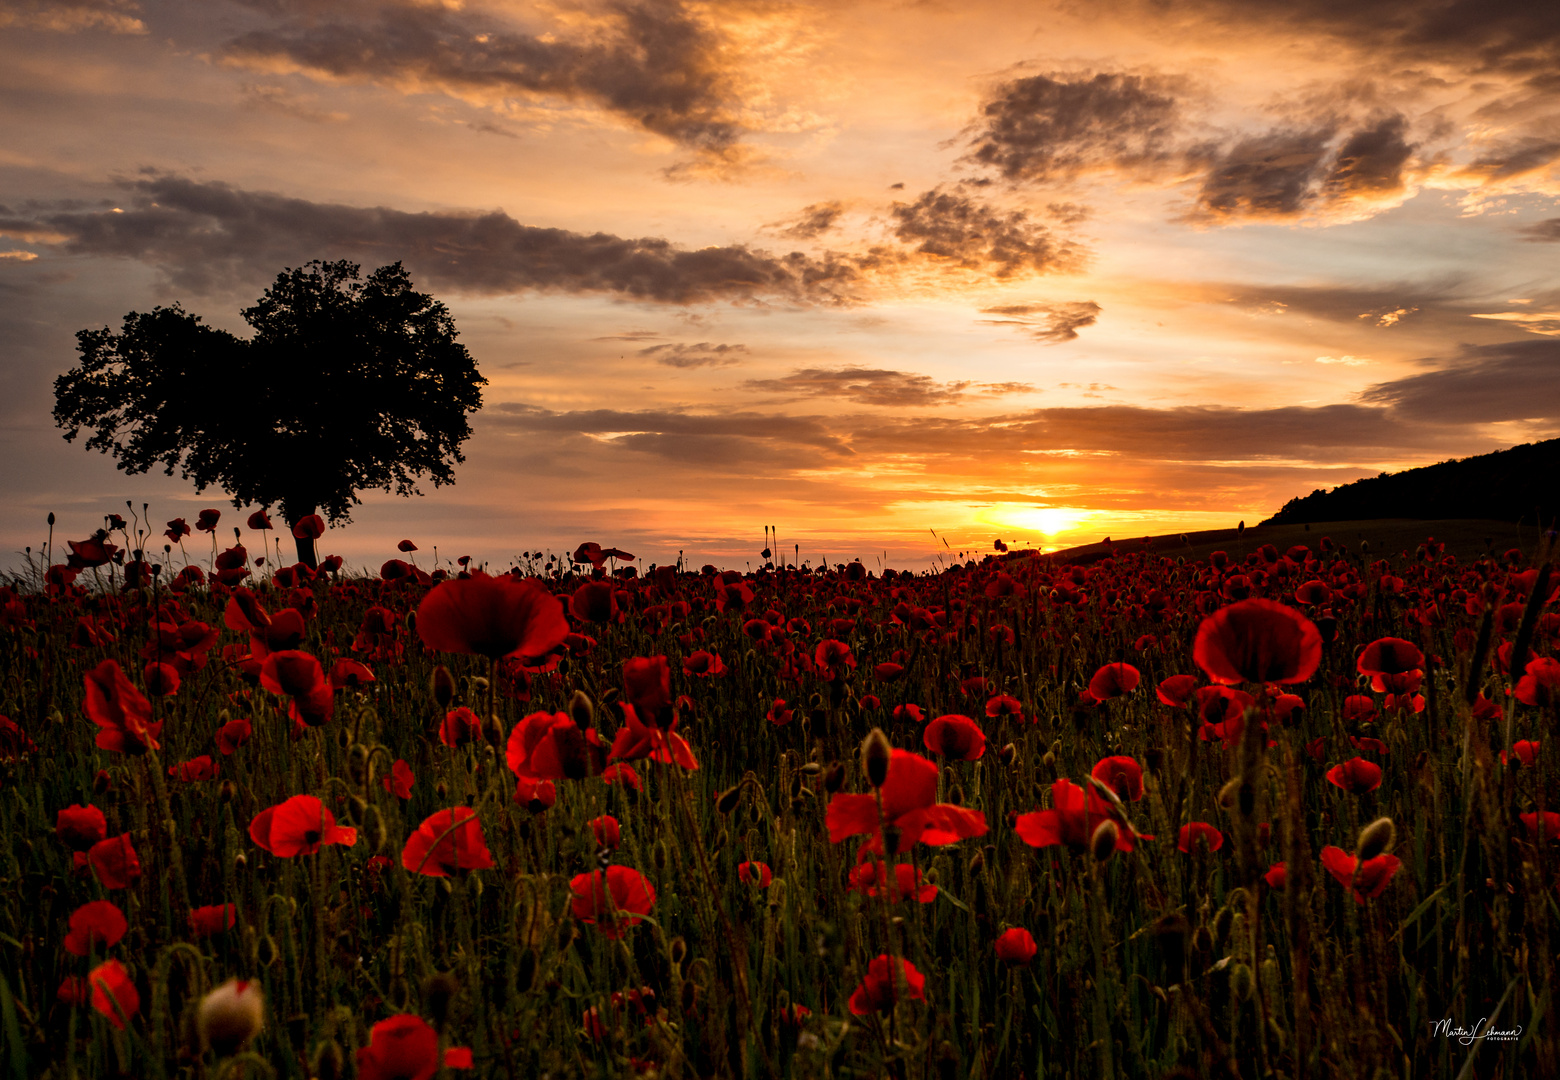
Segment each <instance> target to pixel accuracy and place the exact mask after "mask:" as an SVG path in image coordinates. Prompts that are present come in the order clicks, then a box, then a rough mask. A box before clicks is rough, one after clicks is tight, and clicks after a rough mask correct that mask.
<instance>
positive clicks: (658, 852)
mask: <svg viewBox="0 0 1560 1080" xmlns="http://www.w3.org/2000/svg"><path fill="white" fill-rule="evenodd" d="M650 861H651V862H652V863H653V864H654V865H655V868H656V869H657V870H659V871H663V872H664V871H665V870H666V843H665V841H662V840H657V841H656V842H655V846H654V847H652V848H651V849H650Z"/></svg>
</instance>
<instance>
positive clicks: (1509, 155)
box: [1459, 135, 1560, 183]
mask: <svg viewBox="0 0 1560 1080" xmlns="http://www.w3.org/2000/svg"><path fill="white" fill-rule="evenodd" d="M1556 161H1560V142H1557V141H1556V140H1554V139H1552V138H1544V137H1538V136H1532V135H1528V136H1522V137H1519V138H1516V139H1512V140H1510V141H1508V142H1506V143H1503V144H1501V145H1500V146H1498V147H1495V148H1494V149H1491V150H1489V151H1487V152H1486V153H1483V154H1480V155H1479V156H1478V157H1477V158H1475V159H1474V160H1473V161H1470V162H1469V163H1468V164H1467V165H1465V166H1463V167H1462V168H1461V169H1460V170H1459V171H1460V172H1461V173H1462V174H1463V175H1465V176H1468V177H1471V178H1473V179H1476V180H1479V181H1480V182H1482V183H1499V182H1500V181H1503V180H1514V179H1516V178H1518V177H1521V176H1526V175H1528V174H1530V173H1535V172H1540V171H1542V170H1545V169H1548V168H1549V167H1550V166H1551V165H1553V164H1554V163H1555V162H1556Z"/></svg>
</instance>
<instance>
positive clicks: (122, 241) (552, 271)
mask: <svg viewBox="0 0 1560 1080" xmlns="http://www.w3.org/2000/svg"><path fill="white" fill-rule="evenodd" d="M124 187H125V188H126V190H127V192H128V194H129V196H130V198H129V200H128V201H127V206H128V208H113V209H107V208H75V207H72V208H69V209H52V210H51V209H47V208H43V209H38V210H36V211H34V212H33V213H31V214H22V213H17V214H13V215H10V216H6V217H0V235H8V236H11V237H12V238H15V239H20V240H23V242H32V241H33V240H37V241H38V242H41V243H47V244H52V245H53V246H55V247H56V248H57V249H58V250H60V251H63V252H65V253H67V254H70V255H88V256H97V257H119V258H129V259H135V260H138V261H140V262H144V263H148V264H150V265H153V266H156V267H158V268H159V269H161V270H162V271H163V272H164V273H165V274H166V275H167V277H168V280H169V282H170V283H171V284H173V285H175V286H177V287H179V288H181V289H188V290H192V291H196V292H206V291H212V290H214V289H217V288H234V287H240V286H249V285H252V284H253V283H255V282H265V281H269V280H271V278H272V277H273V276H274V275H275V274H276V273H277V272H278V271H280V270H281V268H282V267H284V266H297V265H300V264H302V263H303V262H306V261H308V260H309V259H313V258H331V259H338V258H354V259H360V260H362V261H365V262H373V263H374V264H376V265H377V264H379V263H385V262H391V261H394V260H403V261H404V262H405V263H406V264H407V266H408V268H409V269H411V270H412V272H413V273H414V274H416V275H417V276H418V281H419V283H420V284H422V285H424V286H425V287H426V286H432V287H434V288H439V289H450V290H453V291H456V292H461V293H466V294H469V295H501V294H508V293H523V292H532V291H540V292H547V291H557V292H568V293H606V294H611V295H616V296H620V297H623V298H626V299H632V300H640V301H650V302H657V303H667V304H694V303H707V302H711V301H717V300H727V301H737V302H741V301H781V302H785V303H794V304H835V303H843V302H846V301H847V300H848V299H849V296H848V294H847V292H846V290H848V289H849V288H851V287H852V286H853V285H855V284H857V283H859V281H860V279H861V269H860V266H861V264H859V263H858V262H857V261H855V260H853V259H852V258H851V257H848V256H836V255H833V254H829V255H826V256H825V257H824V258H822V259H815V258H811V257H809V256H805V255H802V254H800V253H795V252H793V253H791V254H789V255H785V256H775V255H771V254H769V253H768V252H764V251H759V250H755V249H752V248H748V247H745V246H743V245H741V244H730V245H725V246H722V247H707V248H683V247H678V246H677V245H675V244H673V243H671V242H670V241H667V240H663V239H659V238H650V237H641V238H637V239H635V238H625V237H620V236H613V235H611V234H608V233H578V232H571V231H569V230H566V229H549V228H541V227H538V226H533V225H522V224H521V223H520V222H518V221H516V220H515V219H514V218H512V217H509V216H508V215H507V214H504V213H503V212H501V211H489V212H486V213H480V212H458V211H438V212H423V213H407V212H404V211H400V210H392V209H388V208H385V207H357V206H343V205H340V204H333V203H315V202H309V201H307V200H304V199H295V198H288V197H287V196H283V195H277V194H272V193H268V192H255V191H245V190H243V189H240V188H234V187H230V186H228V185H227V184H222V183H199V182H196V181H193V180H188V179H183V178H180V177H175V176H158V177H153V178H150V179H143V180H137V181H134V182H131V183H127V184H125V185H124Z"/></svg>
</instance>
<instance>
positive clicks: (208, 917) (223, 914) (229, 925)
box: [190, 904, 238, 937]
mask: <svg viewBox="0 0 1560 1080" xmlns="http://www.w3.org/2000/svg"><path fill="white" fill-rule="evenodd" d="M237 925H238V907H237V905H235V904H211V905H208V906H207V907H198V908H192V909H191V910H190V933H192V934H194V935H195V936H196V937H211V935H213V934H220V933H222V932H223V931H224V930H231V929H233V927H235V926H237Z"/></svg>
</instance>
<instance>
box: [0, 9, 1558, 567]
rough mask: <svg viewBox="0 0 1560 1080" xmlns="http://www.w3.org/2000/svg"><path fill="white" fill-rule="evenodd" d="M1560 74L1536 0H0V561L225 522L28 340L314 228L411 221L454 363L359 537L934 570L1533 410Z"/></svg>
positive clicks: (69, 330)
mask: <svg viewBox="0 0 1560 1080" xmlns="http://www.w3.org/2000/svg"><path fill="white" fill-rule="evenodd" d="M1557 92H1560V6H1557V5H1553V4H1535V3H1530V2H1527V0H1373V2H1371V3H1366V4H1361V3H1358V2H1352V3H1350V2H1343V0H1290V2H1285V3H1270V2H1262V3H1252V2H1250V0H1179V2H1176V3H1173V4H1172V3H1166V2H1163V0H1142V2H1138V0H1125V2H1109V0H1104V2H1095V3H1077V2H1063V3H1055V4H1047V3H1044V2H1016V3H1006V2H998V0H988V2H978V0H958V2H952V0H950V2H936V0H933V2H924V3H910V2H889V0H861V2H852V0H827V2H819V3H809V2H785V0H773V2H771V0H711V2H706V3H690V2H681V0H639V2H634V0H624V2H595V0H582V2H577V3H575V2H567V3H565V2H560V3H518V2H514V3H504V2H478V0H469V2H468V0H390V2H382V0H0V372H3V385H4V387H5V393H4V394H0V451H3V454H4V459H5V461H6V462H7V465H8V467H7V468H5V469H3V470H0V553H3V556H0V564H4V565H9V566H14V565H16V563H17V562H18V560H19V559H20V558H21V555H20V553H21V552H23V550H24V549H25V548H28V547H31V548H32V549H33V550H34V551H37V550H38V549H40V547H41V545H42V542H43V540H44V539H45V537H46V536H47V535H48V529H47V525H46V524H45V519H46V516H47V515H48V514H49V513H50V512H53V513H55V514H56V515H57V518H58V525H57V526H56V543H58V542H59V541H60V540H63V539H68V538H80V537H84V536H86V535H89V534H90V533H91V532H92V531H93V529H95V528H97V527H98V526H99V525H100V524H101V523H102V518H103V515H105V514H108V513H112V512H116V511H117V512H121V513H123V512H124V507H125V504H126V502H127V501H128V502H130V503H132V504H133V505H134V508H135V510H136V511H137V513H139V512H140V510H141V507H142V505H143V504H148V505H149V506H150V510H149V512H148V513H149V517H150V518H151V519H152V520H153V522H154V524H156V525H157V526H158V530H159V531H160V529H161V526H162V523H163V522H164V521H165V520H167V519H169V518H173V517H177V516H183V517H187V518H188V519H189V520H191V521H193V520H194V519H195V516H196V515H197V514H198V513H199V511H200V510H201V509H203V508H205V507H215V508H218V509H221V510H223V512H224V515H225V516H224V521H223V527H224V529H225V528H226V525H227V524H229V523H233V524H239V525H242V523H243V518H244V517H246V516H247V514H248V511H249V509H251V508H249V507H245V508H244V509H243V510H242V511H237V510H235V509H234V508H233V507H232V505H231V502H230V501H229V500H227V499H226V498H225V497H224V496H223V493H222V492H220V491H217V490H215V489H210V488H208V489H207V490H206V491H205V492H204V493H197V492H196V491H195V490H194V487H193V485H192V484H191V483H189V482H188V481H185V480H183V479H181V477H180V476H179V475H178V474H177V473H176V474H175V475H174V476H171V477H169V476H165V475H163V474H162V473H161V472H160V471H153V472H152V473H150V474H139V475H135V476H127V475H125V474H124V473H121V472H119V471H117V470H116V469H115V465H114V461H113V459H112V458H110V457H107V456H105V455H102V454H99V453H96V452H90V451H88V450H86V449H85V448H84V447H83V445H82V444H83V442H84V441H85V440H84V438H83V439H78V440H77V441H76V442H74V443H67V442H66V441H65V440H64V438H63V437H62V432H61V431H60V429H58V428H57V427H56V426H55V424H54V422H53V417H52V409H53V405H54V398H53V386H54V380H55V378H56V377H57V376H59V375H60V374H62V373H63V372H65V371H66V370H67V369H69V368H70V367H71V366H72V365H73V364H74V363H76V362H77V360H78V356H77V353H76V338H75V334H76V332H77V331H78V330H82V329H88V328H93V329H98V328H102V327H113V328H116V329H117V328H118V327H119V326H120V324H121V321H122V320H123V318H124V316H125V315H126V314H127V313H128V312H131V311H141V312H145V311H149V310H151V309H152V308H153V307H155V306H159V305H170V304H173V303H175V302H177V303H179V304H181V305H182V306H183V307H184V308H185V309H186V310H187V311H189V312H193V313H196V314H199V315H200V316H201V317H202V319H203V320H204V321H205V322H207V323H208V324H210V325H213V326H216V327H220V328H224V329H227V330H230V331H232V332H234V333H238V334H240V335H243V334H245V333H246V331H247V327H246V325H245V323H244V322H243V320H242V318H241V317H240V316H239V312H240V310H241V309H243V308H245V307H247V306H249V305H251V304H253V303H254V302H255V300H256V299H257V298H258V297H259V296H260V295H261V293H262V292H263V291H264V290H265V289H266V288H267V287H268V286H269V285H270V284H271V282H272V281H274V280H275V278H276V276H277V275H278V274H279V273H281V272H282V271H283V270H284V269H286V268H289V267H297V266H302V265H303V264H304V263H306V262H308V261H309V260H312V259H350V260H352V261H354V262H356V263H360V264H361V265H362V266H363V268H364V272H365V273H367V272H368V271H370V270H372V269H374V268H376V267H378V266H381V265H384V264H387V263H392V262H396V261H401V262H403V263H404V265H405V266H406V268H407V269H408V270H409V271H410V273H411V275H412V279H413V281H414V283H415V285H416V287H417V288H419V289H421V290H423V291H426V292H429V293H431V294H433V295H434V296H436V297H437V298H438V299H439V300H441V301H442V302H443V303H445V304H446V305H447V306H448V308H449V310H450V312H451V313H452V315H453V317H454V319H455V324H456V326H457V328H458V330H459V332H460V340H461V341H462V342H463V343H464V344H465V345H466V347H467V348H468V349H469V350H470V352H471V354H472V355H473V356H474V357H475V358H476V360H477V363H478V366H479V368H480V370H481V372H482V374H483V375H484V376H485V377H486V379H487V380H488V383H487V385H486V387H485V388H484V405H483V408H482V409H481V411H480V412H478V413H477V414H476V415H475V416H474V417H473V418H472V421H471V423H472V429H473V434H472V437H471V438H470V439H469V441H467V442H466V443H465V445H464V447H463V451H464V456H465V461H464V463H463V464H461V465H459V466H458V467H457V468H456V470H455V476H456V481H455V483H454V484H452V485H446V486H443V487H439V488H434V487H432V486H430V485H428V484H424V485H423V489H422V490H423V494H422V495H421V496H420V497H414V498H411V499H403V498H398V497H396V496H394V495H389V494H384V493H379V492H372V491H370V492H365V493H363V495H362V504H361V505H360V506H358V507H356V508H355V509H354V512H353V515H352V521H351V523H350V524H348V525H342V526H340V527H336V528H332V529H331V530H330V531H328V532H327V533H326V536H325V537H324V538H323V540H322V541H321V545H322V548H323V549H324V550H325V551H327V552H334V553H337V554H341V555H343V556H345V557H346V558H347V560H348V562H349V565H364V566H373V567H377V566H378V564H379V563H380V562H382V561H383V560H384V559H386V558H390V557H393V556H395V555H396V552H395V550H394V549H395V544H396V542H397V541H399V540H401V539H403V538H404V539H410V540H412V541H413V542H414V543H416V544H417V545H418V547H419V548H420V549H421V551H423V552H427V553H428V554H427V555H424V556H422V559H423V563H424V564H425V565H426V562H427V560H428V559H429V558H431V557H432V549H433V548H434V547H435V546H437V547H438V553H439V554H438V557H439V558H440V559H441V560H446V559H450V558H454V557H456V556H459V555H472V556H473V557H475V558H477V559H479V560H489V561H492V562H495V563H501V564H505V563H507V560H510V559H513V558H515V557H517V556H518V555H519V554H520V553H522V552H529V551H549V552H553V551H556V552H562V551H566V550H573V549H574V547H575V546H576V545H578V544H579V543H581V542H584V541H595V542H598V543H600V544H602V545H604V546H616V547H618V548H620V549H623V550H627V551H630V552H633V553H635V554H637V555H638V556H639V557H640V562H641V565H644V564H648V563H657V562H659V563H665V562H669V561H672V560H674V559H676V558H677V557H678V555H679V553H681V554H682V556H683V557H684V558H686V559H687V560H689V561H690V562H692V563H694V564H695V565H698V564H701V563H704V562H713V563H716V564H717V565H721V566H732V567H737V568H741V567H743V566H744V565H746V564H748V563H753V564H755V565H756V564H757V562H758V561H759V560H758V552H759V549H760V548H762V547H763V546H764V542H765V536H766V533H765V529H766V527H768V526H772V527H773V528H774V529H775V533H774V534H772V535H775V536H777V537H778V547H779V549H780V550H781V551H783V552H784V553H785V554H786V555H787V556H788V557H792V556H793V555H794V553H796V552H798V551H799V553H800V557H801V558H802V559H803V560H807V561H810V562H812V563H814V564H816V563H817V562H818V561H820V560H822V559H827V560H828V561H830V562H841V561H845V560H847V559H852V558H860V559H862V560H863V561H864V562H866V563H867V565H868V567H869V568H873V567H875V566H876V565H878V564H882V565H884V566H895V567H899V568H910V569H924V568H928V567H935V566H936V565H937V562H938V559H939V558H941V559H943V560H944V561H946V560H948V559H950V558H952V557H954V556H956V555H957V554H958V553H959V552H966V553H967V552H984V551H989V550H991V549H992V545H993V541H994V540H997V539H1001V540H1003V541H1005V542H1006V543H1007V544H1008V545H1010V546H1034V547H1040V548H1045V549H1054V548H1057V547H1061V546H1068V545H1072V544H1079V543H1088V542H1094V541H1097V540H1099V539H1101V538H1102V537H1104V536H1111V537H1113V538H1114V539H1117V540H1125V539H1128V538H1132V537H1137V536H1143V535H1148V534H1162V533H1175V532H1180V531H1187V530H1192V529H1202V528H1220V527H1229V526H1233V525H1234V524H1235V523H1236V521H1237V520H1244V521H1246V522H1247V523H1248V524H1254V523H1255V522H1257V521H1260V520H1261V519H1262V518H1265V517H1267V516H1270V515H1271V514H1272V513H1274V512H1276V511H1277V510H1278V509H1279V507H1280V506H1282V505H1283V503H1284V502H1285V501H1287V500H1288V499H1290V498H1292V497H1295V496H1299V495H1305V494H1308V493H1310V492H1311V491H1312V490H1314V489H1316V488H1325V487H1331V486H1334V485H1337V484H1341V483H1346V482H1348V481H1351V480H1354V479H1357V478H1359V477H1362V476H1371V475H1375V474H1377V473H1379V472H1382V471H1392V470H1397V469H1402V468H1408V467H1413V466H1416V465H1423V464H1429V463H1432V462H1436V461H1442V460H1446V459H1448V458H1455V457H1464V456H1467V455H1470V454H1477V453H1483V452H1487V451H1489V450H1493V449H1498V448H1501V447H1505V446H1510V445H1513V444H1516V443H1522V442H1529V441H1534V440H1537V439H1544V438H1551V437H1554V436H1556V435H1557V434H1560V262H1557V255H1560V93H1557ZM213 407H214V408H243V407H244V403H243V402H242V401H220V400H214V401H213ZM250 542H251V543H252V542H253V541H252V540H251V541H250ZM194 546H195V547H196V548H199V547H200V545H199V544H196V545H194ZM194 554H197V552H195V551H193V550H192V555H194Z"/></svg>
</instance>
